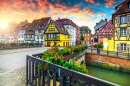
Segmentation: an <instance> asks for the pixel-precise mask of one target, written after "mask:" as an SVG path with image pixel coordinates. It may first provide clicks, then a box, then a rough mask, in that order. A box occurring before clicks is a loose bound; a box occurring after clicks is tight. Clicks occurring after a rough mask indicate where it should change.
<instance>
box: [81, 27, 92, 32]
mask: <svg viewBox="0 0 130 86" xmlns="http://www.w3.org/2000/svg"><path fill="white" fill-rule="evenodd" d="M86 30H87V31H89V30H90V29H89V27H88V26H81V27H80V31H86Z"/></svg>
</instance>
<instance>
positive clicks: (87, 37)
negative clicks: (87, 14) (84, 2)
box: [80, 26, 91, 44]
mask: <svg viewBox="0 0 130 86" xmlns="http://www.w3.org/2000/svg"><path fill="white" fill-rule="evenodd" d="M81 34H83V36H84V37H85V39H84V41H80V42H81V44H91V30H90V29H89V27H88V26H82V27H80V35H81Z"/></svg>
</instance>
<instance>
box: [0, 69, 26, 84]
mask: <svg viewBox="0 0 130 86" xmlns="http://www.w3.org/2000/svg"><path fill="white" fill-rule="evenodd" d="M25 74H26V67H25V66H23V67H20V68H17V69H15V70H13V71H11V72H7V73H4V74H1V75H0V86H25V83H26V81H25V80H26V79H25Z"/></svg>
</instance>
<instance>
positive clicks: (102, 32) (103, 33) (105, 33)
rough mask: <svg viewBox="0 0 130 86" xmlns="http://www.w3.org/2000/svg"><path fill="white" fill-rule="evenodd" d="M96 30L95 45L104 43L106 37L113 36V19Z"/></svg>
mask: <svg viewBox="0 0 130 86" xmlns="http://www.w3.org/2000/svg"><path fill="white" fill-rule="evenodd" d="M96 32H97V33H95V34H94V35H93V45H95V44H99V43H102V44H103V38H104V37H107V38H110V37H112V36H113V24H112V20H110V21H109V22H108V23H107V24H105V25H104V26H102V27H100V28H99V29H97V30H96Z"/></svg>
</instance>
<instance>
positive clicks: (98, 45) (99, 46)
mask: <svg viewBox="0 0 130 86" xmlns="http://www.w3.org/2000/svg"><path fill="white" fill-rule="evenodd" d="M93 47H96V48H103V44H95V45H93Z"/></svg>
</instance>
